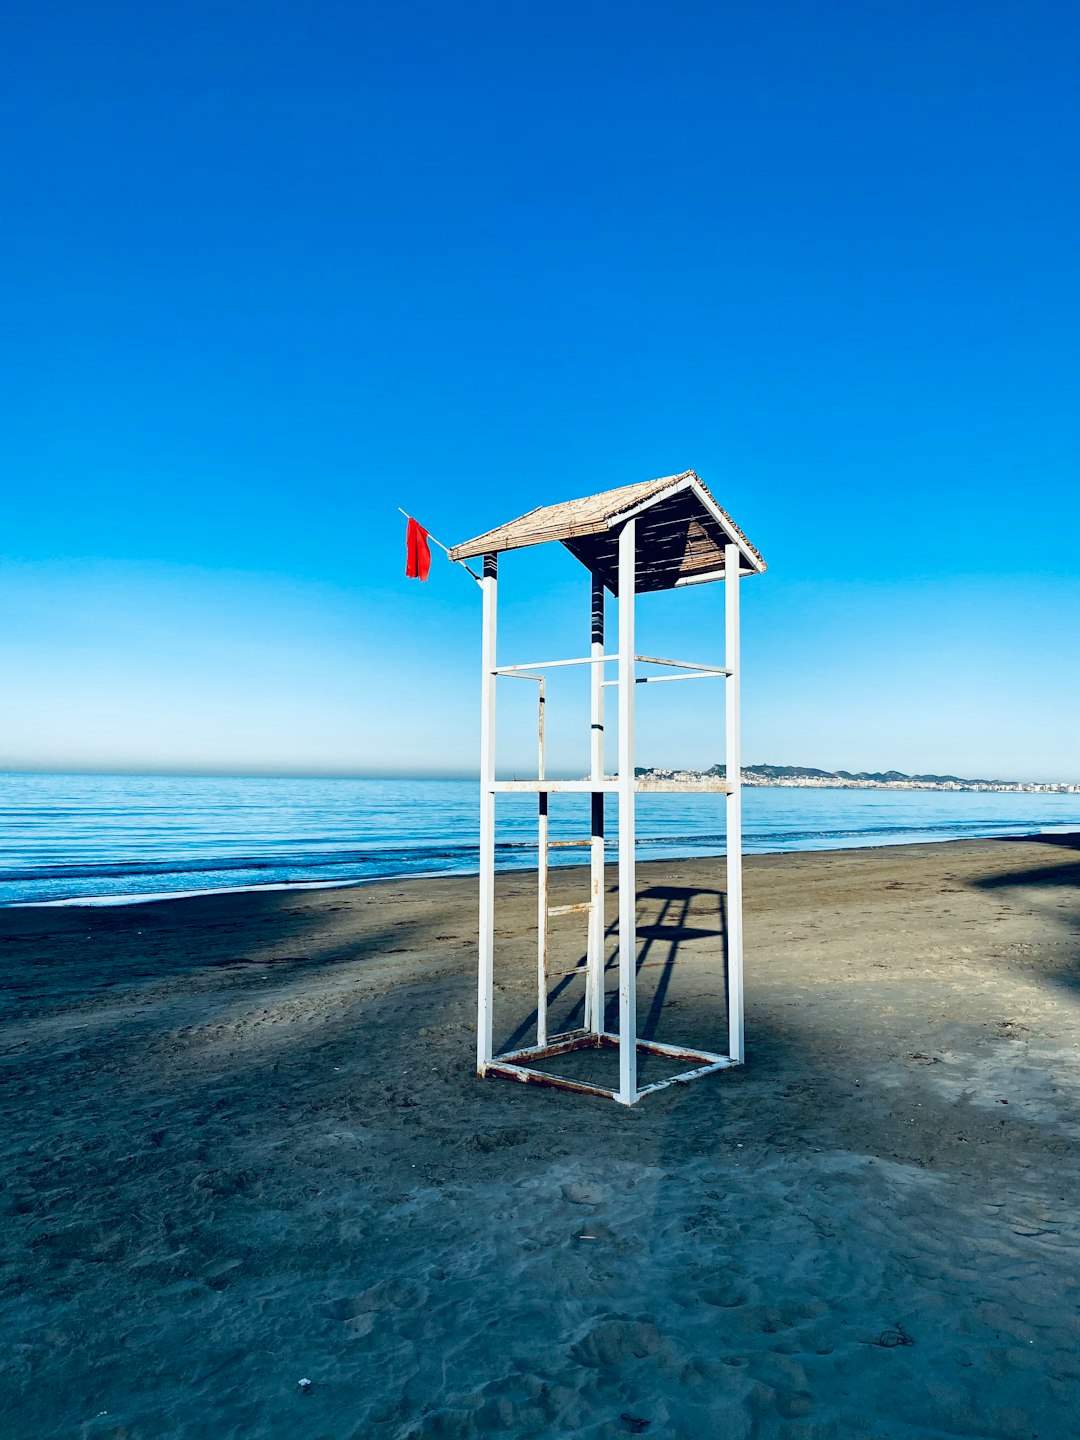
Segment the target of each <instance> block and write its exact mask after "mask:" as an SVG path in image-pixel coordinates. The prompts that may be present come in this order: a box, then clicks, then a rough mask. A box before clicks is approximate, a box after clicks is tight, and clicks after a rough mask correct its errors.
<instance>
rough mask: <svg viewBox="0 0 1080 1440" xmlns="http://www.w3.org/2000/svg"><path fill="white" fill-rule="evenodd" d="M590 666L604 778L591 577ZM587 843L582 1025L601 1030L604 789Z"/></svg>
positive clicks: (596, 597)
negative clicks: (586, 937) (588, 905)
mask: <svg viewBox="0 0 1080 1440" xmlns="http://www.w3.org/2000/svg"><path fill="white" fill-rule="evenodd" d="M591 625H592V647H591V655H592V666H591V674H590V677H589V679H590V687H589V694H590V721H591V725H592V729H591V731H590V736H591V741H590V746H589V755H590V764H589V778H590V779H592V780H603V778H604V663H603V662H604V582H603V580H601V578H600V576H599V575H595V574H594V575H593V577H592V620H591ZM591 801H592V817H591V823H590V842H589V882H590V883H589V896H590V901H591V904H592V909H591V910H590V911H589V942H588V973H587V976H586V980H585V990H586V997H585V1028H586V1029H587V1030H592V1031H593V1033H594V1034H596V1035H600V1034H602V1033H603V1030H604V1010H605V1005H604V948H605V947H604V792H603V791H602V790H594V791H593V793H592V797H591Z"/></svg>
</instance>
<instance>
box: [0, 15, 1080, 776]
mask: <svg viewBox="0 0 1080 1440" xmlns="http://www.w3.org/2000/svg"><path fill="white" fill-rule="evenodd" d="M6 17H7V19H6V31H7V34H6V39H5V42H4V45H3V46H2V48H0V113H2V118H3V125H4V131H5V134H6V135H7V137H8V143H7V144H6V145H5V148H4V158H3V161H2V167H0V183H2V187H3V188H2V194H0V209H2V214H3V223H2V225H0V257H2V271H0V285H2V287H3V293H2V295H0V309H2V313H3V317H4V318H3V324H2V326H0V363H2V365H3V371H4V379H3V384H2V386H0V408H2V411H3V413H2V417H0V418H2V426H3V446H2V452H0V465H2V467H3V474H2V476H0V489H2V505H0V765H5V766H7V767H9V768H16V767H17V768H36V767H69V766H70V767H98V768H112V767H119V768H129V769H130V768H143V767H146V768H177V769H185V768H193V769H204V768H211V769H213V768H220V769H226V770H238V769H262V770H271V771H274V770H282V771H286V772H297V771H304V770H308V769H316V770H323V771H329V772H337V773H346V772H347V773H357V772H365V771H371V772H381V773H387V772H392V773H406V772H410V773H417V772H423V773H468V772H470V771H474V770H475V760H476V752H477V733H476V732H477V699H478V695H477V691H478V642H479V604H478V591H477V590H476V587H475V586H474V585H473V583H472V582H471V581H470V580H469V579H468V577H467V576H464V575H462V574H461V573H460V572H458V571H456V570H454V569H453V568H452V567H450V566H449V565H447V564H445V563H443V562H441V560H440V558H439V557H437V558H436V561H435V569H434V572H433V576H432V579H431V581H430V582H429V583H428V584H427V585H424V586H421V585H419V584H417V583H415V582H406V581H405V580H404V579H403V560H404V522H403V521H402V520H401V517H400V516H399V515H398V514H397V512H396V509H395V507H396V506H397V505H399V504H400V505H403V506H405V507H406V508H407V509H409V510H411V511H412V512H413V513H415V514H416V515H417V516H418V517H419V518H420V519H421V521H422V522H423V523H425V524H426V525H427V526H428V527H429V528H430V529H431V530H432V531H433V532H434V534H436V535H438V536H439V537H440V538H442V539H444V540H446V541H447V542H453V541H455V540H460V539H464V538H466V537H467V536H470V535H473V534H475V533H478V532H479V531H480V530H482V529H485V528H487V527H488V526H489V525H492V524H496V523H499V522H501V521H503V520H505V519H509V518H511V517H513V516H514V515H517V514H519V513H521V512H522V511H524V510H527V509H530V508H532V507H533V506H534V505H537V504H541V503H545V502H548V501H553V500H561V499H566V498H570V497H572V496H574V495H577V494H587V493H590V492H593V491H595V490H600V489H605V488H608V487H610V486H614V485H619V484H625V483H627V482H630V481H633V480H639V479H647V478H649V477H652V476H655V475H663V474H670V473H672V472H676V471H680V470H683V469H685V468H687V467H690V466H693V467H694V468H695V469H696V470H697V471H698V472H699V473H700V474H701V476H702V477H703V478H704V479H705V481H706V483H707V484H709V486H710V487H711V488H712V489H713V491H714V493H715V494H716V495H717V497H718V499H719V500H720V502H721V504H723V505H724V506H725V507H726V508H727V509H729V510H730V511H731V512H732V513H733V514H734V516H735V518H736V519H737V520H738V521H739V523H740V524H741V525H742V526H743V528H744V529H745V530H746V531H747V533H748V534H749V535H750V537H751V539H752V540H754V542H755V543H756V544H757V545H758V546H759V548H760V549H761V550H762V551H763V552H764V554H765V557H766V559H767V560H768V561H769V565H770V569H769V572H768V574H767V575H765V576H764V577H762V578H759V579H754V580H752V581H748V582H747V583H746V584H745V585H744V586H743V593H744V605H745V622H746V623H745V641H744V647H745V655H744V660H745V737H746V738H745V751H746V759H747V761H748V762H754V761H765V760H768V761H772V762H774V763H794V764H817V765H822V766H827V767H843V768H853V769H854V768H871V769H878V768H885V767H897V768H900V769H903V770H909V771H914V770H919V771H922V770H935V771H943V770H947V771H954V772H957V773H960V774H987V773H993V774H1000V775H1005V776H1019V777H1025V778H1028V777H1033V778H1038V777H1046V778H1080V720H1078V717H1080V664H1078V663H1077V662H1078V652H1080V578H1078V567H1077V550H1078V543H1080V493H1078V471H1080V467H1078V458H1080V422H1078V399H1080V303H1078V300H1080V293H1078V292H1080V263H1078V261H1080V243H1078V241H1080V223H1078V222H1080V165H1078V158H1080V73H1078V71H1080V63H1078V62H1080V11H1078V10H1077V8H1076V6H1075V5H1072V4H1068V3H1045V0H1044V3H1039V0H1035V3H1029V4H1025V5H1020V4H1018V3H1013V4H998V3H987V0H978V3H965V0H954V3H949V4H945V5H942V4H940V3H934V4H930V3H923V0H903V3H889V0H886V3H881V4H872V5H868V4H865V3H854V0H850V3H828V0H777V3H771V4H760V3H749V0H742V3H738V4H723V3H716V0H711V3H679V0H674V3H673V0H666V3H664V4H650V5H643V4H634V3H626V0H623V3H618V4H616V3H603V4H598V3H592V0H575V3H574V4H572V5H567V4H563V3H559V0H544V3H543V4H542V5H541V4H535V5H534V4H531V3H516V4H509V5H508V4H505V3H500V4H495V3H491V4H470V3H468V0H464V3H455V4H453V5H450V4H446V3H442V4H414V3H408V0H405V3H397V4H394V5H389V4H387V5H379V6H375V5H365V4H356V3H352V4H345V3H337V4H335V3H318V0H307V3H291V4H283V3H272V0H271V3H260V4H258V5H256V4H248V3H240V0H232V3H229V0H224V3H223V0H215V3H214V4H213V5H210V4H203V3H197V0H196V3H189V4H185V5H182V6H160V5H145V4H135V3H130V4H126V5H120V4H116V3H110V0H100V3H97V4H94V5H85V4H79V5H75V4H71V3H58V4H55V5H35V4H30V3H25V0H23V3H16V4H12V5H9V6H8V7H7V9H6ZM549 549H552V550H554V549H555V547H549ZM503 577H504V584H503V587H502V589H503V597H504V605H505V615H506V626H505V631H504V634H505V645H504V647H503V649H502V653H501V656H500V658H501V659H503V660H509V659H512V658H542V656H539V655H538V651H546V652H548V653H553V654H559V653H570V654H572V653H580V650H581V645H582V642H583V639H584V632H585V623H586V617H585V609H586V605H587V598H586V581H585V572H584V571H582V570H580V568H579V567H577V566H576V564H575V562H573V561H572V560H571V559H570V558H569V557H568V556H567V555H566V554H565V552H562V553H559V554H550V555H548V554H544V555H540V554H532V555H529V556H523V557H510V559H509V560H508V561H507V562H505V563H504V567H503ZM719 590H720V587H716V586H703V587H700V588H699V589H697V590H694V591H683V592H679V593H678V594H677V595H674V596H664V597H659V598H658V599H656V600H655V601H654V600H653V599H651V598H650V599H648V600H645V601H643V602H642V605H641V619H640V625H641V629H642V638H643V640H644V639H645V638H648V639H649V643H650V644H655V645H657V646H660V645H662V646H664V647H665V649H664V650H663V651H661V653H675V654H680V655H684V656H686V657H687V658H691V659H693V658H710V657H711V656H712V655H714V654H715V653H717V652H716V650H714V649H713V648H712V647H713V643H714V639H715V641H716V643H717V645H718V644H719V639H720V636H719V634H718V633H717V632H716V627H717V625H718V624H719V621H720V616H721V602H722V597H721V595H720V593H719ZM567 683H568V684H569V683H570V682H567ZM521 688H522V689H524V688H525V687H521ZM707 688H708V687H707V686H704V685H703V686H675V687H674V689H672V687H657V689H656V690H655V691H646V692H644V694H645V695H646V696H647V697H648V705H645V703H644V701H643V702H642V712H643V713H642V720H641V747H640V752H641V753H640V760H641V762H642V763H656V764H680V763H710V762H711V761H712V760H714V759H717V758H720V754H719V746H718V743H717V739H716V734H715V728H716V719H717V717H716V714H715V712H713V711H712V710H710V708H709V704H708V702H707V699H706V697H705V696H704V695H703V694H702V692H703V691H705V690H706V689H707ZM688 690H689V691H693V692H694V696H693V697H690V696H687V695H686V693H685V692H686V691H688ZM675 695H678V696H679V703H678V704H676V702H675V698H674V697H675ZM656 696H662V697H664V698H663V699H662V700H661V699H655V698H654V697H656ZM714 698H715V700H719V698H720V697H719V693H717V694H716V695H715V697H714ZM569 699H570V696H569V695H567V703H569ZM516 703H518V702H515V701H513V700H512V699H508V702H507V714H508V716H509V715H511V714H512V712H513V707H514V705H515V704H516ZM567 715H568V711H566V710H562V709H561V710H560V718H559V719H558V721H557V723H556V725H555V740H554V744H555V749H556V757H555V758H556V763H558V764H562V765H564V766H568V767H570V768H573V766H575V765H577V764H579V763H580V755H579V745H578V736H579V732H578V731H576V730H573V729H571V728H569V727H568V720H567ZM506 742H507V743H506V749H505V751H504V752H503V753H502V756H501V758H502V761H503V763H504V765H506V766H507V767H510V768H513V767H515V766H518V765H521V766H522V767H524V766H525V765H526V764H527V763H528V759H529V754H530V751H529V746H528V744H527V742H526V740H525V737H524V730H523V729H522V730H521V731H520V732H519V731H518V730H517V729H515V727H514V726H513V725H511V726H509V728H508V730H507V735H506Z"/></svg>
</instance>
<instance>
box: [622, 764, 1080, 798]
mask: <svg viewBox="0 0 1080 1440" xmlns="http://www.w3.org/2000/svg"><path fill="white" fill-rule="evenodd" d="M637 774H638V775H641V776H647V777H650V778H652V779H656V780H701V779H721V780H722V779H724V777H725V776H726V775H727V766H726V765H711V766H710V767H709V769H708V770H664V769H660V768H657V767H655V766H649V765H641V766H638V769H637ZM742 781H743V784H744V785H771V786H778V787H788V788H790V789H796V790H957V791H968V792H976V793H998V794H1008V793H1010V792H1012V793H1015V794H1018V795H1080V782H1070V781H1065V780H1060V781H1041V780H965V779H963V778H962V777H961V776H959V775H905V774H904V773H903V772H902V771H900V770H881V771H867V770H860V771H858V772H855V773H852V772H851V771H849V770H815V769H814V768H812V767H811V766H806V765H747V766H745V767H744V768H743V772H742Z"/></svg>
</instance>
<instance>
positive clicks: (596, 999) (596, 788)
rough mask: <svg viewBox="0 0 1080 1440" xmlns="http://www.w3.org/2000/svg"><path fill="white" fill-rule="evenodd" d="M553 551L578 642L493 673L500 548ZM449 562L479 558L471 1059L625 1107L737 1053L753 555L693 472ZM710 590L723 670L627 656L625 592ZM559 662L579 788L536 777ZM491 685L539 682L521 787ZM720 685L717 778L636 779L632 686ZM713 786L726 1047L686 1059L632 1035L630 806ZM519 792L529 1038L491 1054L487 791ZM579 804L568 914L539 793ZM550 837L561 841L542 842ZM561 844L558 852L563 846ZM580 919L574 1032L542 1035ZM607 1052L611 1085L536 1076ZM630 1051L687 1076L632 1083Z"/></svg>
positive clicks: (541, 521)
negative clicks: (612, 906)
mask: <svg viewBox="0 0 1080 1440" xmlns="http://www.w3.org/2000/svg"><path fill="white" fill-rule="evenodd" d="M550 541H560V542H561V543H562V544H563V545H565V546H566V548H567V549H568V550H569V551H570V553H571V554H572V555H574V556H575V557H576V558H577V559H578V560H580V561H581V563H582V564H583V565H584V566H585V567H586V569H587V570H589V572H590V573H591V575H592V645H591V650H590V653H589V654H588V655H587V656H583V657H581V658H580V659H570V660H548V661H542V660H541V661H529V662H527V663H524V664H514V665H499V664H498V663H497V660H496V653H495V631H496V588H497V583H498V561H499V554H500V553H501V552H502V551H505V550H518V549H522V548H523V547H525V546H530V545H542V544H546V543H548V542H550ZM449 554H450V558H451V559H452V560H467V559H470V558H472V557H474V556H483V579H482V581H481V585H482V588H483V635H482V643H481V652H482V653H481V666H482V709H481V721H480V736H481V742H480V744H481V775H480V937H479V939H480V945H479V950H480V958H479V995H478V1023H477V1045H476V1065H477V1072H478V1073H479V1074H480V1075H503V1076H507V1077H510V1078H512V1079H516V1080H521V1081H525V1082H526V1083H530V1084H539V1085H552V1086H556V1087H560V1088H563V1089H567V1090H575V1091H579V1092H584V1093H586V1094H591V1095H602V1096H606V1097H608V1098H610V1099H613V1100H617V1101H618V1102H619V1103H620V1104H623V1105H633V1104H635V1103H636V1102H637V1101H638V1100H640V1099H641V1097H642V1096H643V1095H647V1094H648V1093H649V1092H650V1091H653V1090H661V1089H663V1088H664V1087H665V1086H666V1085H671V1084H674V1083H675V1082H676V1081H686V1080H690V1079H693V1078H695V1077H696V1076H698V1075H707V1074H709V1073H710V1072H711V1071H713V1070H722V1069H725V1068H726V1067H728V1066H731V1065H738V1064H740V1063H741V1062H742V1059H743V926H742V786H741V770H740V752H739V580H740V578H741V577H743V576H746V575H756V574H760V573H761V572H762V571H763V570H764V569H765V562H764V560H763V559H762V558H761V555H760V554H759V553H758V551H757V550H755V549H754V547H753V546H752V545H751V544H750V542H749V541H748V540H747V538H746V536H745V535H743V533H742V531H741V530H740V529H739V528H738V526H737V525H736V524H735V522H734V521H733V520H732V519H731V517H730V516H729V515H727V514H726V513H725V512H724V511H723V510H721V508H720V506H719V505H718V504H717V503H716V501H715V500H714V499H713V497H712V495H710V493H709V491H708V490H707V489H706V488H705V486H704V485H703V484H702V482H701V480H700V479H699V478H698V477H697V475H695V473H694V472H693V471H692V470H687V471H686V472H685V473H684V474H681V475H671V476H667V477H665V478H663V479H659V480H648V481H645V482H643V483H641V484H638V485H624V486H622V487H620V488H619V489H617V490H607V491H605V492H604V493H602V494H600V495H590V496H587V497H585V498H584V499H581V500H569V501H566V502H565V503H564V504H560V505H545V506H542V507H541V508H540V509H537V510H531V511H530V512H529V513H528V514H527V515H523V516H521V518H520V519H518V520H511V521H510V522H509V524H506V525H501V526H499V527H498V528H497V529H495V530H489V531H488V532H487V533H486V534H484V535H480V536H478V537H477V538H476V539H475V540H470V541H468V542H467V543H465V544H463V545H457V546H455V547H453V549H451V550H450V552H449ZM711 580H723V581H724V594H725V607H724V608H725V632H726V653H725V655H724V661H723V664H722V665H700V664H689V663H687V662H685V661H681V660H668V659H662V658H660V657H658V656H651V655H638V654H637V653H636V652H635V647H634V596H635V595H636V594H638V593H642V592H645V591H650V590H668V589H672V588H675V587H678V586H683V585H698V584H704V583H706V582H708V581H711ZM605 588H606V589H607V590H610V591H611V592H612V594H613V595H616V596H618V601H619V611H618V615H619V645H618V651H617V653H616V654H614V655H606V654H605V653H604V590H605ZM608 664H615V665H616V666H617V671H616V675H617V678H616V679H615V680H614V681H612V680H606V679H605V678H604V670H605V666H606V665H608ZM563 665H588V666H590V667H591V675H592V684H591V712H592V713H591V727H592V728H591V735H592V746H591V764H590V773H589V778H588V779H587V780H549V779H547V778H546V775H545V769H544V704H545V685H544V672H545V671H547V670H550V669H553V668H555V667H556V666H563ZM639 665H640V666H642V667H646V669H648V667H660V668H662V669H667V670H670V669H674V670H676V671H678V672H679V673H678V674H656V673H651V672H649V673H640V674H639V673H638V668H637V667H638V666H639ZM499 676H512V677H516V678H527V679H532V680H534V681H538V682H539V701H540V704H539V762H538V767H537V776H536V779H535V780H498V779H496V776H495V689H496V680H497V679H498V677H499ZM710 677H721V678H722V679H723V680H724V684H725V688H726V705H725V721H726V724H725V733H726V745H725V764H726V773H725V778H724V779H713V778H708V779H703V780H692V781H688V782H683V781H678V780H670V781H669V780H655V779H651V778H644V777H637V776H635V769H634V690H635V686H636V685H645V684H660V683H663V682H665V681H672V680H696V679H707V678H710ZM608 685H616V686H617V687H618V743H619V763H618V773H617V775H616V776H614V777H612V776H609V775H608V774H607V772H606V770H605V764H604V688H605V686H608ZM658 790H665V791H684V792H689V791H714V792H718V793H721V794H724V795H726V797H727V917H726V918H727V933H726V941H727V943H726V957H727V989H728V1036H727V1046H726V1053H720V1052H719V1051H717V1052H715V1053H714V1052H712V1051H705V1050H691V1049H684V1048H681V1047H678V1046H673V1045H661V1044H657V1043H655V1042H652V1041H646V1040H642V1039H639V1038H638V1035H637V993H636V982H637V974H636V960H637V929H636V919H635V909H636V899H637V894H636V875H635V862H634V849H635V827H634V797H635V795H637V794H639V793H640V792H642V791H658ZM515 791H516V792H521V791H532V792H533V793H535V794H536V795H537V797H538V808H539V820H538V829H539V896H538V910H537V929H538V941H537V999H536V1043H535V1045H530V1046H527V1047H525V1048H523V1049H515V1050H508V1051H505V1052H504V1053H502V1054H499V1055H496V1054H494V1053H493V1039H492V999H493V986H494V968H493V966H494V940H495V915H494V906H495V797H496V796H497V795H499V794H503V793H506V792H515ZM574 791H576V792H579V793H586V794H589V795H591V796H592V824H591V827H590V828H591V836H590V839H588V840H585V841H581V842H569V843H580V844H582V845H587V846H588V847H589V849H590V861H591V876H590V879H591V885H590V898H589V899H588V900H587V901H585V902H583V903H581V904H578V905H563V906H557V907H554V908H553V907H551V906H550V904H549V897H548V851H549V846H550V844H551V843H552V842H550V841H549V838H548V796H549V795H550V794H552V793H553V792H555V793H565V792H574ZM605 794H614V795H617V796H618V805H619V887H618V888H619V930H618V934H619V952H618V953H619V1008H618V1031H617V1033H615V1034H612V1033H611V1032H609V1031H608V1030H607V1028H606V1025H605V1016H606V1003H605V1002H606V997H605V989H604V968H605V957H604V911H603V900H604V796H605ZM555 843H560V842H555ZM561 843H567V842H561ZM574 912H578V913H582V914H585V915H587V916H588V944H587V956H586V967H585V971H584V975H585V997H584V1024H583V1027H582V1028H581V1029H576V1030H569V1031H566V1032H565V1033H562V1034H557V1035H549V1034H548V1030H547V1008H548V920H549V917H550V916H552V915H556V914H567V913H574ZM590 1048H614V1049H617V1050H618V1052H619V1086H618V1089H617V1090H611V1089H606V1088H604V1087H603V1086H600V1085H594V1084H586V1083H583V1082H582V1081H579V1080H570V1079H566V1078H564V1077H561V1076H558V1075H553V1074H549V1073H547V1072H546V1071H544V1070H540V1069H537V1068H535V1066H536V1063H537V1062H538V1061H541V1060H546V1059H549V1058H550V1057H552V1056H556V1055H564V1054H567V1053H568V1052H570V1051H573V1050H584V1049H590ZM639 1053H644V1054H649V1055H658V1056H664V1057H666V1058H667V1059H669V1060H671V1061H679V1062H682V1061H685V1062H687V1064H688V1067H689V1068H687V1069H686V1070H684V1071H682V1072H680V1073H679V1074H678V1075H672V1076H669V1077H668V1078H667V1079H664V1080H659V1081H657V1082H655V1083H654V1084H650V1085H645V1086H643V1087H641V1088H639V1087H638V1080H637V1062H638V1055H639Z"/></svg>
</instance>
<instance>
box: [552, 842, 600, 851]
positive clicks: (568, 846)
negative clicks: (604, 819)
mask: <svg viewBox="0 0 1080 1440" xmlns="http://www.w3.org/2000/svg"><path fill="white" fill-rule="evenodd" d="M591 844H592V841H591V840H549V841H548V849H549V850H573V849H574V848H575V847H576V846H578V845H591Z"/></svg>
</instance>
